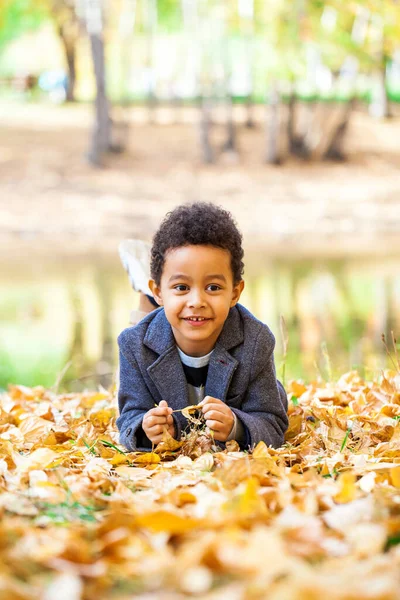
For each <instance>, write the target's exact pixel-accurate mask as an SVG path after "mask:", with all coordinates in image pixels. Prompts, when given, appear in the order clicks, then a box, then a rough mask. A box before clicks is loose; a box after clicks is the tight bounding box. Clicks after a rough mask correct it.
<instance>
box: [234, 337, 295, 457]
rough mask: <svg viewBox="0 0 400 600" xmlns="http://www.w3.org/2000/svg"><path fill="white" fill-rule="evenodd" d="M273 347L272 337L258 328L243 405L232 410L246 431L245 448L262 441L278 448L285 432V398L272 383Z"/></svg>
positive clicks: (281, 389)
mask: <svg viewBox="0 0 400 600" xmlns="http://www.w3.org/2000/svg"><path fill="white" fill-rule="evenodd" d="M274 347H275V338H274V336H273V335H272V333H271V332H270V331H269V330H268V329H266V328H262V329H261V330H260V332H259V334H258V336H257V339H256V342H255V344H254V353H253V358H252V365H253V369H252V373H251V378H250V383H249V386H248V388H247V391H246V394H245V398H244V401H243V404H242V406H241V408H240V409H237V408H232V411H233V412H234V413H235V414H236V416H237V417H239V419H240V420H241V421H242V423H243V424H244V425H245V427H246V437H247V439H246V444H247V445H248V446H251V447H252V446H255V445H256V444H258V442H260V441H264V442H265V443H266V444H267V446H273V447H274V448H278V447H279V446H281V445H282V444H283V441H284V434H285V431H286V429H287V428H288V417H287V407H288V402H287V395H286V392H285V390H284V387H283V385H282V384H281V383H280V381H277V379H276V372H275V364H274V355H273V351H274Z"/></svg>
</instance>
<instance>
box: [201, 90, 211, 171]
mask: <svg viewBox="0 0 400 600" xmlns="http://www.w3.org/2000/svg"><path fill="white" fill-rule="evenodd" d="M200 109H201V115H200V144H201V152H202V156H203V161H204V162H205V163H206V164H212V163H213V162H214V152H213V149H212V146H211V142H210V128H211V104H210V100H209V99H207V98H204V97H203V98H202V99H201V108H200Z"/></svg>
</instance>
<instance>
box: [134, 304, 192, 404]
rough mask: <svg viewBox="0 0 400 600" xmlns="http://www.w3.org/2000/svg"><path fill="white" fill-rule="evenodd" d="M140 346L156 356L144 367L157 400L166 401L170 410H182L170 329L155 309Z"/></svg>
mask: <svg viewBox="0 0 400 600" xmlns="http://www.w3.org/2000/svg"><path fill="white" fill-rule="evenodd" d="M143 343H144V344H145V345H146V346H147V347H148V348H150V349H151V350H154V352H157V354H159V356H158V358H157V359H156V360H155V361H154V362H153V363H152V364H151V365H149V366H148V367H147V373H148V374H149V377H150V378H151V380H152V381H153V383H154V384H155V386H156V387H157V389H158V391H159V393H160V396H161V399H162V400H166V401H167V402H168V406H170V407H171V408H173V409H174V410H176V409H178V408H184V407H185V406H187V405H188V404H189V394H188V389H187V383H186V377H185V373H184V372H183V368H182V363H181V359H180V358H179V354H178V351H177V349H176V344H175V339H174V336H173V334H172V329H171V326H170V324H169V323H168V321H167V319H166V317H165V313H164V310H163V309H159V311H158V314H156V316H155V317H154V319H153V320H152V322H151V323H150V325H149V327H148V330H147V333H146V335H145V337H144V340H143Z"/></svg>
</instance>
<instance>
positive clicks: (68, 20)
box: [47, 0, 80, 102]
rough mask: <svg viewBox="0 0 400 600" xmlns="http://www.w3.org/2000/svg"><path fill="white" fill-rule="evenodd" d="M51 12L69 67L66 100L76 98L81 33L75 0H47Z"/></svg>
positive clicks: (71, 100)
mask: <svg viewBox="0 0 400 600" xmlns="http://www.w3.org/2000/svg"><path fill="white" fill-rule="evenodd" d="M47 2H48V10H49V14H50V15H51V16H52V17H53V21H54V25H55V28H56V31H57V33H58V35H59V36H60V39H61V41H62V44H63V47H64V52H65V60H66V65H67V69H68V87H67V96H66V100H67V101H70V102H73V101H74V100H75V84H76V47H77V42H78V39H79V34H80V26H79V20H78V17H77V14H76V11H75V1H74V0H47Z"/></svg>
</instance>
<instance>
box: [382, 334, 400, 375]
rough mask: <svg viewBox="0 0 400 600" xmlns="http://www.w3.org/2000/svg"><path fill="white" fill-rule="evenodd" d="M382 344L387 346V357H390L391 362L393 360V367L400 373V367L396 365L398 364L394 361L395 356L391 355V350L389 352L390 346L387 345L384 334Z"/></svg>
mask: <svg viewBox="0 0 400 600" xmlns="http://www.w3.org/2000/svg"><path fill="white" fill-rule="evenodd" d="M382 342H383V345H384V346H385V350H386V354H387V355H388V357H389V358H390V360H391V362H392V365H393V366H394V368H395V371H399V366H398V365H396V363H395V362H394V360H393V356H392V355H391V353H390V350H389V348H388V345H387V343H386V337H385V334H384V333H382Z"/></svg>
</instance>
